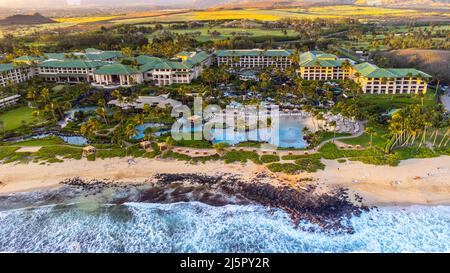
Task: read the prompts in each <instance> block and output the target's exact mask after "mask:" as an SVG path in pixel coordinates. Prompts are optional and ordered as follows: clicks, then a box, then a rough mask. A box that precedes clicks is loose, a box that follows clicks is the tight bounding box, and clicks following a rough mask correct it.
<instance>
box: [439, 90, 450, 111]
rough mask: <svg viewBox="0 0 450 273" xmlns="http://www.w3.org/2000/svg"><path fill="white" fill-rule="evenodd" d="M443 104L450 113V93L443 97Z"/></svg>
mask: <svg viewBox="0 0 450 273" xmlns="http://www.w3.org/2000/svg"><path fill="white" fill-rule="evenodd" d="M441 101H442V104H444V107H445V109H446V110H447V112H450V91H447V92H446V93H445V94H444V95H442V96H441Z"/></svg>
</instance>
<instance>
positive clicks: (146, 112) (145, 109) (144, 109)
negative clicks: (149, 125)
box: [142, 103, 151, 115]
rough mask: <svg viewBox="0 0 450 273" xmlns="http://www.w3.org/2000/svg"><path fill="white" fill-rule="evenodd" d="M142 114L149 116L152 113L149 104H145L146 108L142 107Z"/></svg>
mask: <svg viewBox="0 0 450 273" xmlns="http://www.w3.org/2000/svg"><path fill="white" fill-rule="evenodd" d="M142 112H143V113H144V114H145V115H149V114H150V112H151V107H150V104H148V103H146V104H144V106H143V107H142Z"/></svg>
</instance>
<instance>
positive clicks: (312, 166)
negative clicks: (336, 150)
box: [295, 158, 325, 173]
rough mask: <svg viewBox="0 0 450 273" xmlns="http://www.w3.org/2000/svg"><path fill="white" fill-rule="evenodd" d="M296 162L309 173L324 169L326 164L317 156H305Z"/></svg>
mask: <svg viewBox="0 0 450 273" xmlns="http://www.w3.org/2000/svg"><path fill="white" fill-rule="evenodd" d="M295 164H297V165H299V166H300V168H301V170H302V171H306V172H309V173H314V172H317V171H318V170H324V169H325V165H324V164H323V163H322V162H321V161H320V159H317V158H304V159H298V160H296V161H295Z"/></svg>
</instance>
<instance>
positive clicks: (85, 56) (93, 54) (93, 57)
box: [44, 48, 122, 61]
mask: <svg viewBox="0 0 450 273" xmlns="http://www.w3.org/2000/svg"><path fill="white" fill-rule="evenodd" d="M44 55H45V56H46V57H47V58H48V59H55V60H65V59H78V58H79V59H82V60H90V61H104V60H108V59H112V58H120V57H122V53H121V52H120V51H101V50H97V49H92V48H91V49H89V48H88V49H86V50H85V53H83V52H68V53H44Z"/></svg>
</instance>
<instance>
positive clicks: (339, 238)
mask: <svg viewBox="0 0 450 273" xmlns="http://www.w3.org/2000/svg"><path fill="white" fill-rule="evenodd" d="M349 222H350V223H349V224H351V225H352V226H353V228H354V233H353V234H347V233H344V234H342V233H339V234H332V233H328V232H322V231H320V229H314V228H313V229H305V228H303V229H300V228H296V227H295V226H294V225H293V224H292V221H291V219H290V217H289V215H288V214H287V213H285V212H284V211H282V210H279V209H275V210H272V211H269V210H268V209H267V208H265V207H263V206H258V205H245V206H243V205H226V206H221V207H215V206H209V205H206V204H203V203H199V202H186V203H172V204H156V203H126V204H123V205H101V206H97V207H91V206H88V205H83V204H75V205H68V206H67V205H65V206H45V207H38V208H27V209H19V210H17V209H16V210H9V211H2V212H0V251H2V252H150V253H152V252H254V253H258V252H277V253H278V252H286V253H287V252H449V251H450V232H449V231H450V207H449V206H433V207H426V206H411V207H382V208H378V209H371V210H370V211H368V212H363V213H362V214H361V215H360V216H359V217H352V218H351V219H350V221H349ZM301 225H302V226H303V227H306V226H312V227H313V225H311V224H309V223H307V222H302V223H301Z"/></svg>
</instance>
